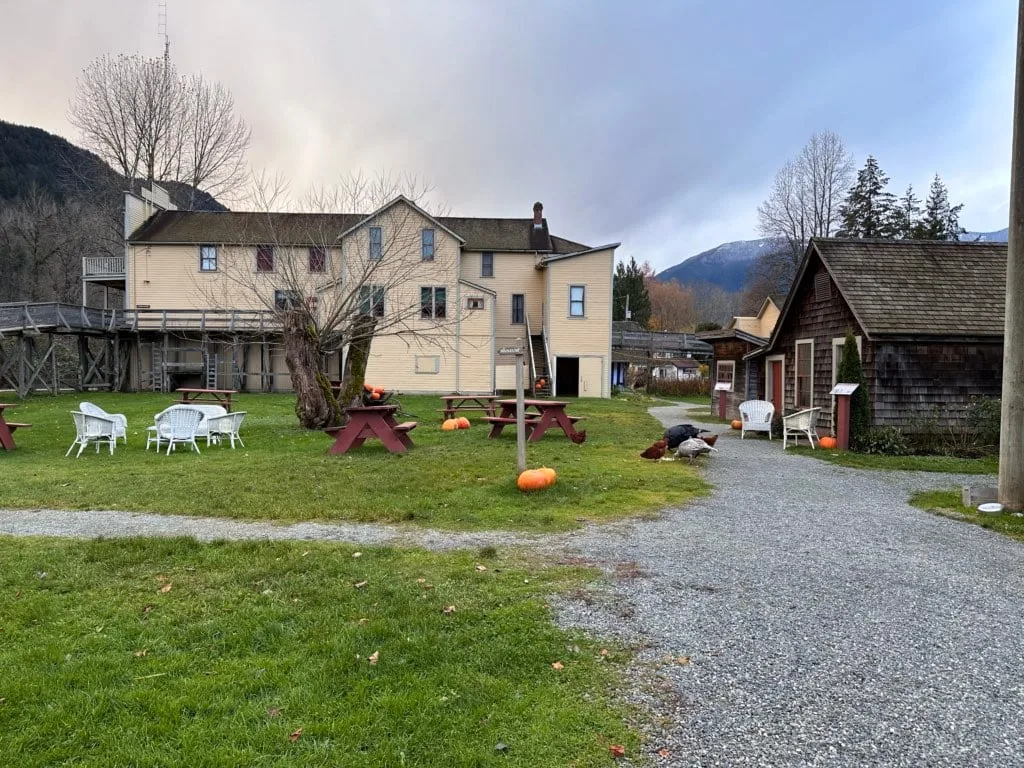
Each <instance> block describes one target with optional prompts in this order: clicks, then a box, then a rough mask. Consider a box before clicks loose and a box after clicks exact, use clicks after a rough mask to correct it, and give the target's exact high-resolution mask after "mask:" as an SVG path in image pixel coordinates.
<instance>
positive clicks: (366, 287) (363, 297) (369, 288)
mask: <svg viewBox="0 0 1024 768" xmlns="http://www.w3.org/2000/svg"><path fill="white" fill-rule="evenodd" d="M377 291H379V292H380V308H381V309H380V314H377V313H376V312H375V311H374V310H375V308H376V306H377V302H376V301H374V294H375V293H376V292H377ZM387 300H388V292H387V288H386V287H385V286H383V285H376V284H373V283H364V284H363V285H361V286H359V311H360V312H362V311H363V302H366V301H368V302H369V307H370V312H369V315H370V317H384V315H385V314H386V313H387V311H388V310H387Z"/></svg>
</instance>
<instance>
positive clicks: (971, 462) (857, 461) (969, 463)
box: [766, 438, 999, 475]
mask: <svg viewBox="0 0 1024 768" xmlns="http://www.w3.org/2000/svg"><path fill="white" fill-rule="evenodd" d="M766 439H767V438H766ZM786 450H787V451H795V452H797V453H799V454H801V455H802V456H813V457H814V458H815V459H820V460H822V461H829V462H832V463H833V464H839V465H840V466H843V467H853V468H855V469H882V470H906V471H915V472H949V473H953V474H961V475H994V474H997V473H998V472H999V457H998V456H985V457H984V458H980V459H960V458H957V457H956V456H878V455H876V454H868V453H854V452H853V451H826V450H823V449H821V448H815V449H814V450H813V451H812V450H811V449H810V448H809V447H808V446H807V442H806V441H804V442H803V444H801V445H799V446H796V447H793V446H791V447H789V448H787V449H786Z"/></svg>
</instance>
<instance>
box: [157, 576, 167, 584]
mask: <svg viewBox="0 0 1024 768" xmlns="http://www.w3.org/2000/svg"><path fill="white" fill-rule="evenodd" d="M156 583H157V584H166V583H167V577H166V576H157V577H156Z"/></svg>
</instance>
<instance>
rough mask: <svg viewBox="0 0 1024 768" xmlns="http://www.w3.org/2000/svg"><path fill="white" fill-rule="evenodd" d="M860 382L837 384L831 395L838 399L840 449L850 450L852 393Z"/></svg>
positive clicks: (837, 436)
mask: <svg viewBox="0 0 1024 768" xmlns="http://www.w3.org/2000/svg"><path fill="white" fill-rule="evenodd" d="M859 386H860V384H836V385H835V386H834V387H833V388H832V391H831V392H829V394H830V395H835V398H836V400H837V401H838V407H837V408H836V443H837V446H836V447H837V448H839V450H840V451H848V450H850V395H852V394H853V393H854V390H856V389H857V387H859Z"/></svg>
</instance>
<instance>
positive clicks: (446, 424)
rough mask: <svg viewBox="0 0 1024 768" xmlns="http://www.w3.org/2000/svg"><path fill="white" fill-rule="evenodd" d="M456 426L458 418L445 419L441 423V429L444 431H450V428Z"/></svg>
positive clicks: (456, 427) (452, 428)
mask: <svg viewBox="0 0 1024 768" xmlns="http://www.w3.org/2000/svg"><path fill="white" fill-rule="evenodd" d="M458 428H459V420H458V419H445V420H444V421H443V422H442V423H441V429H443V430H444V431H445V432H451V431H452V430H454V429H458Z"/></svg>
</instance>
